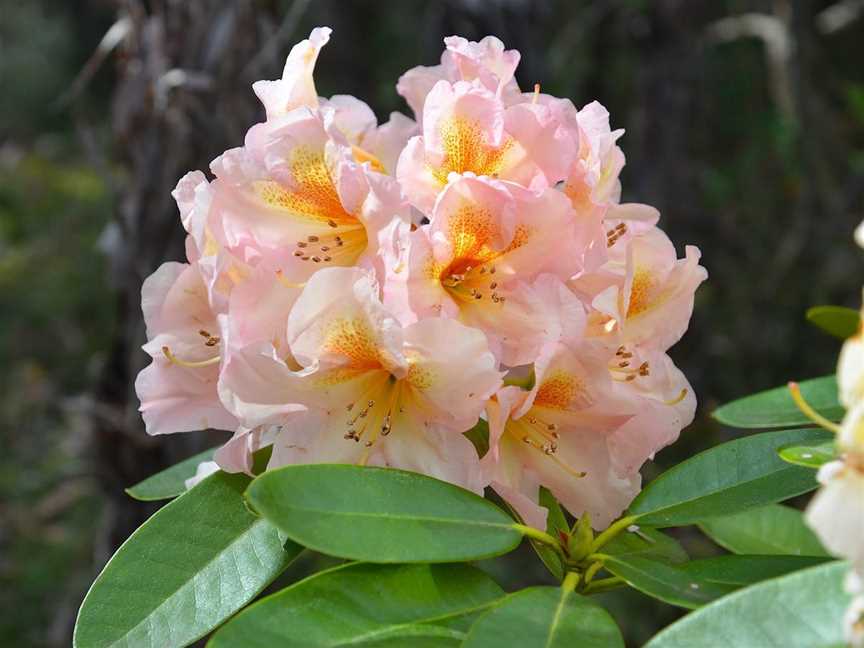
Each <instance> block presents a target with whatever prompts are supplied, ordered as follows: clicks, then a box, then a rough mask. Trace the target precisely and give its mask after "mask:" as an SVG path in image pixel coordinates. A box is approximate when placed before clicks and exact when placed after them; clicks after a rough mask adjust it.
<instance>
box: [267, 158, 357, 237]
mask: <svg viewBox="0 0 864 648" xmlns="http://www.w3.org/2000/svg"><path fill="white" fill-rule="evenodd" d="M289 167H290V169H291V174H292V175H293V176H294V180H295V182H296V186H295V187H293V188H286V187H283V186H282V185H280V184H279V183H278V182H274V181H269V180H262V181H259V182H256V183H255V192H256V193H257V195H258V196H259V197H260V198H261V199H262V200H263V201H264V202H266V203H267V204H268V205H270V206H271V207H275V208H276V209H281V210H285V211H287V212H290V213H291V214H292V215H293V216H294V217H296V218H302V219H304V220H310V221H313V222H320V223H324V224H325V225H326V223H327V222H328V221H334V222H336V223H339V224H342V225H349V224H359V221H358V220H357V218H356V217H355V216H354V215H352V214H349V213H348V212H347V211H345V208H344V207H343V206H342V202H341V201H340V200H339V194H338V193H337V191H336V186H335V184H334V183H333V179H332V178H331V177H330V171H329V169H328V168H327V164H326V162H325V160H324V153H323V151H313V150H311V149H309V148H307V147H302V146H301V147H297V148H296V149H294V150H293V151H292V153H291V160H290V162H289Z"/></svg>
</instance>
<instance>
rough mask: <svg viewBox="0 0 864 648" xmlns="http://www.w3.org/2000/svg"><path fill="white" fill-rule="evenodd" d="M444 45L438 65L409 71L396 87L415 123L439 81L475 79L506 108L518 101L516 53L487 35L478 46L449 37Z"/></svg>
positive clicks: (517, 62)
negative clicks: (515, 77)
mask: <svg viewBox="0 0 864 648" xmlns="http://www.w3.org/2000/svg"><path fill="white" fill-rule="evenodd" d="M444 45H445V48H446V49H445V50H444V52H443V53H442V54H441V63H440V64H439V65H434V66H423V65H419V66H417V67H415V68H412V69H410V70H408V71H407V72H405V74H403V75H402V76H401V77H399V81H398V83H397V84H396V91H397V92H398V93H399V94H400V95H401V96H402V97H403V98H404V99H405V101H407V102H408V105H409V106H410V107H411V109H412V110H413V111H414V116H415V118H416V119H417V121H418V122H419V121H421V119H423V108H424V104H425V102H426V96H427V95H428V94H429V92H430V91H431V90H432V88H433V86H434V85H435V84H436V83H438V81H449V82H450V83H456V82H457V81H474V80H477V81H478V82H479V83H480V84H481V85H482V86H483V87H484V88H486V89H487V90H489V91H490V92H492V93H494V94H496V95H498V96H499V97H501V98H502V99H503V100H504V101H505V103H506V104H507V105H509V104H511V103H516V102H518V101H519V100H520V94H519V86H518V85H517V84H516V79H514V78H513V74H514V73H515V72H516V67H517V66H518V65H519V58H520V55H519V52H518V51H516V50H505V49H504V43H502V42H501V41H500V40H499V39H497V38H495V37H494V36H487V37H485V38H484V39H483V40H481V41H480V42H479V43H478V42H474V41H469V40H466V39H464V38H462V37H460V36H448V37H447V38H445V39H444Z"/></svg>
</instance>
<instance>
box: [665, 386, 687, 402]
mask: <svg viewBox="0 0 864 648" xmlns="http://www.w3.org/2000/svg"><path fill="white" fill-rule="evenodd" d="M686 397H687V389H686V388H684V389H682V390H681V393H680V394H678V395H677V396H676V397H675V398H673V399H672V400H668V401H663V402H664V403H665V404H666V405H669V406H672V405H677V404H678V403H680V402H681V401H683V400H684V399H685V398H686Z"/></svg>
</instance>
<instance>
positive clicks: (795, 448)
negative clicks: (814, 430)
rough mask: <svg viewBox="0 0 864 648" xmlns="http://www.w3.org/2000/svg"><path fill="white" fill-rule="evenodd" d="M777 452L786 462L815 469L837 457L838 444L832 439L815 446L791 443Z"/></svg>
mask: <svg viewBox="0 0 864 648" xmlns="http://www.w3.org/2000/svg"><path fill="white" fill-rule="evenodd" d="M777 454H779V455H780V458H781V459H782V460H783V461H785V462H786V463H790V464H794V465H796V466H804V467H805V468H811V469H815V468H819V467H820V466H822V465H824V464H826V463H828V462H829V461H834V460H835V459H836V458H837V444H836V443H834V440H833V439H832V440H830V441H825V442H824V443H819V444H817V445H814V446H800V445H790V446H784V447H782V448H780V449H779V450H778V451H777Z"/></svg>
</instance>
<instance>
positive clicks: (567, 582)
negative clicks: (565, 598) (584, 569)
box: [561, 572, 579, 594]
mask: <svg viewBox="0 0 864 648" xmlns="http://www.w3.org/2000/svg"><path fill="white" fill-rule="evenodd" d="M578 584H579V572H567V575H566V576H565V577H564V580H563V581H562V582H561V589H562V590H564V593H565V594H570V592H572V591H573V590H575V589H576V586H577V585H578Z"/></svg>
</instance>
